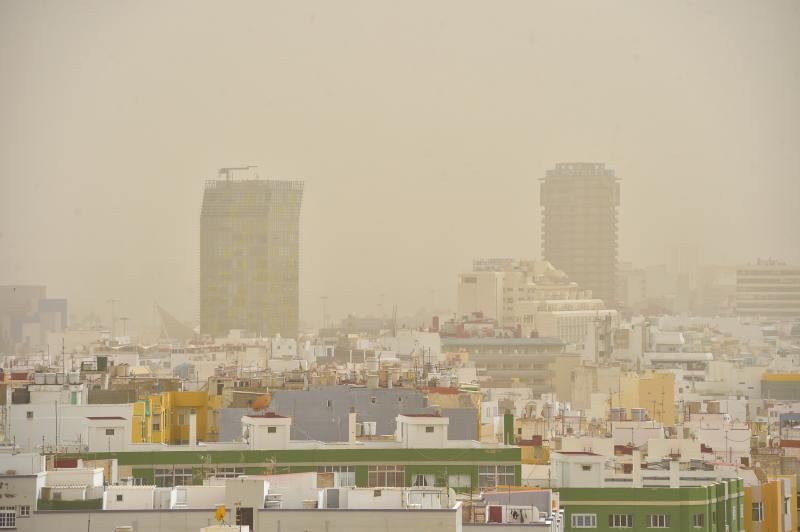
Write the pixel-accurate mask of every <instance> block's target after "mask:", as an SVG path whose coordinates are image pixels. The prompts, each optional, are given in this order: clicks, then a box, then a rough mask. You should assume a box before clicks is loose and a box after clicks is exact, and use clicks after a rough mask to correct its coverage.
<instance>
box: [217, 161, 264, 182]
mask: <svg viewBox="0 0 800 532" xmlns="http://www.w3.org/2000/svg"><path fill="white" fill-rule="evenodd" d="M253 168H258V166H254V165H251V166H229V167H227V168H220V169H219V176H220V177H222V176H223V175H224V176H225V180H226V181H230V180H231V172H238V171H246V170H251V169H253Z"/></svg>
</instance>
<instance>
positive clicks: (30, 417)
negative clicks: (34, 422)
mask: <svg viewBox="0 0 800 532" xmlns="http://www.w3.org/2000/svg"><path fill="white" fill-rule="evenodd" d="M25 417H26V418H28V419H33V410H28V411H27V412H25Z"/></svg>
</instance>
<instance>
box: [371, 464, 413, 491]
mask: <svg viewBox="0 0 800 532" xmlns="http://www.w3.org/2000/svg"><path fill="white" fill-rule="evenodd" d="M367 482H368V487H370V488H377V487H387V488H391V487H395V488H396V487H402V486H405V472H404V470H403V466H399V465H376V466H369V470H368V472H367Z"/></svg>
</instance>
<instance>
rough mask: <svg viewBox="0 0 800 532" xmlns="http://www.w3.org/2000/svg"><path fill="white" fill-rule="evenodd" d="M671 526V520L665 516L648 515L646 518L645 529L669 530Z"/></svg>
mask: <svg viewBox="0 0 800 532" xmlns="http://www.w3.org/2000/svg"><path fill="white" fill-rule="evenodd" d="M670 526H672V519H671V518H670V516H669V515H666V514H649V515H648V516H647V528H669V527H670Z"/></svg>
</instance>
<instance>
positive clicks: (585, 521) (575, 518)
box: [572, 514, 597, 528]
mask: <svg viewBox="0 0 800 532" xmlns="http://www.w3.org/2000/svg"><path fill="white" fill-rule="evenodd" d="M572 528H597V514H572Z"/></svg>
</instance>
